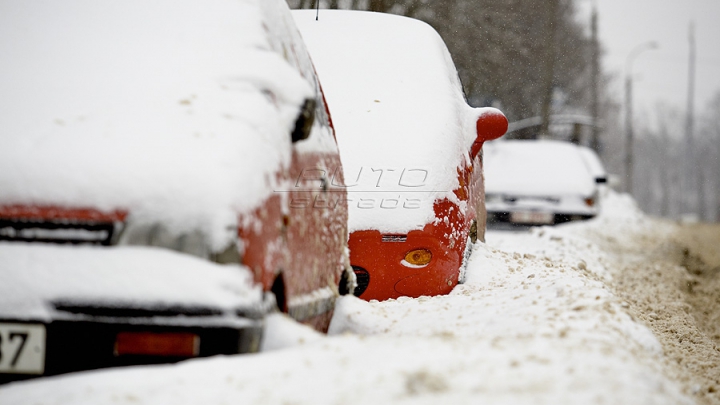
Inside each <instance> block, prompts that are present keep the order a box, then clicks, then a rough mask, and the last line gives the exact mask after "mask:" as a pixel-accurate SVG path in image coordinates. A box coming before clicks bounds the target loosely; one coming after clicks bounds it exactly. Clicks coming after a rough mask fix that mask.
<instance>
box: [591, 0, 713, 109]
mask: <svg viewBox="0 0 720 405" xmlns="http://www.w3.org/2000/svg"><path fill="white" fill-rule="evenodd" d="M577 1H578V4H579V5H581V8H580V10H581V16H587V18H588V21H589V18H590V5H591V4H592V3H591V2H592V1H594V2H595V4H596V6H597V9H598V17H599V22H598V28H599V35H600V40H601V42H602V45H603V46H604V48H605V52H606V53H605V56H604V59H603V66H604V68H605V69H606V71H610V72H614V73H616V74H617V79H616V80H615V82H614V84H613V87H612V89H613V91H615V93H616V94H617V98H618V100H623V94H624V93H623V91H624V89H623V79H622V78H623V77H624V74H625V73H624V70H625V64H626V60H627V57H628V55H629V54H630V53H631V52H632V50H633V49H634V48H635V47H636V46H638V45H640V44H643V43H646V42H648V41H656V42H657V43H658V45H659V48H658V49H656V50H648V51H644V52H642V53H641V54H639V55H638V56H637V58H635V59H634V62H633V64H632V70H633V73H634V75H633V77H634V80H633V84H634V86H633V96H634V101H635V102H634V103H633V104H634V107H635V110H636V111H637V112H638V114H648V113H649V114H651V113H652V110H653V108H654V107H655V106H656V105H657V103H658V102H664V103H668V104H671V105H674V106H677V107H678V108H681V109H682V110H683V111H685V106H686V104H687V88H688V58H689V41H688V30H689V28H688V27H689V24H690V21H694V22H695V37H696V44H697V45H696V46H697V48H696V49H697V62H696V63H697V70H696V89H695V111H696V113H699V112H701V111H702V110H704V108H705V106H706V105H707V103H708V101H709V100H710V99H711V98H712V96H713V95H714V94H716V93H717V92H720V0H577ZM651 115H652V114H651Z"/></svg>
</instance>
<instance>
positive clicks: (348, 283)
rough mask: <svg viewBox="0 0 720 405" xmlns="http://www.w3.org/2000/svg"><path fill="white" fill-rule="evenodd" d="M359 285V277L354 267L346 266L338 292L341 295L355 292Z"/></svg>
mask: <svg viewBox="0 0 720 405" xmlns="http://www.w3.org/2000/svg"><path fill="white" fill-rule="evenodd" d="M355 287H357V277H355V272H354V271H353V269H352V267H346V268H345V269H344V270H343V273H342V276H341V277H340V285H338V293H340V295H348V294H354V293H355Z"/></svg>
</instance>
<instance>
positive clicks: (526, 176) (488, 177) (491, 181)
mask: <svg viewBox="0 0 720 405" xmlns="http://www.w3.org/2000/svg"><path fill="white" fill-rule="evenodd" d="M484 166H485V192H486V193H487V194H513V195H528V196H560V195H578V194H579V195H582V196H590V195H592V193H593V192H594V191H595V187H596V186H595V181H594V178H593V176H592V174H591V173H590V171H589V169H588V166H587V164H586V163H585V160H584V159H583V157H582V155H581V153H580V149H579V148H578V147H577V146H576V145H575V144H572V143H569V142H561V141H552V140H507V141H505V140H504V141H493V142H488V143H486V144H485V147H484Z"/></svg>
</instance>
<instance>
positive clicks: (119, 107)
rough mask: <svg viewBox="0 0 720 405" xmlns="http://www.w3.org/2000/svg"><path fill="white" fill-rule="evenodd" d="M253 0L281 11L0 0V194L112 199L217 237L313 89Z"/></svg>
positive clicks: (266, 189) (282, 145)
mask: <svg viewBox="0 0 720 405" xmlns="http://www.w3.org/2000/svg"><path fill="white" fill-rule="evenodd" d="M261 3H262V7H261ZM262 8H279V11H278V12H280V11H283V12H284V13H285V14H289V10H288V9H287V5H286V4H284V1H281V0H273V1H272V2H270V1H268V0H261V1H260V0H256V1H242V2H237V1H232V0H212V1H209V2H197V1H192V0H155V1H152V2H150V3H148V2H147V1H143V0H134V1H109V2H95V1H88V0H68V1H63V2H57V1H48V0H41V1H37V2H32V3H29V2H25V1H21V0H10V1H5V2H3V4H2V6H0V60H2V61H3V63H2V64H0V111H2V114H0V144H2V148H0V204H35V205H56V206H57V205H60V206H69V207H92V208H97V209H101V210H113V209H115V208H119V209H125V210H129V211H130V212H131V214H132V215H134V216H138V217H147V218H152V219H153V220H157V221H163V222H165V223H166V224H168V225H169V226H170V228H171V229H172V230H175V231H177V232H178V233H181V232H182V231H183V230H186V231H187V230H195V229H198V230H203V231H205V233H206V234H208V235H209V236H210V237H211V239H212V240H211V242H212V243H213V245H214V247H215V248H216V249H219V248H223V247H225V246H226V244H227V240H226V238H227V237H228V235H227V233H226V228H227V227H228V226H230V227H231V228H234V225H235V224H236V221H237V213H238V212H248V211H249V210H251V209H254V208H255V207H256V206H257V205H258V204H259V203H261V202H262V201H263V200H265V199H266V198H267V196H268V195H269V194H270V193H271V192H272V190H273V181H274V180H275V173H276V172H278V171H279V170H280V169H281V167H283V166H285V165H287V164H288V162H289V160H290V156H291V145H290V139H289V132H290V131H291V130H292V128H293V127H294V122H295V119H296V117H297V114H298V111H299V107H300V105H302V102H303V100H304V99H305V98H306V97H314V94H313V91H312V87H311V85H310V83H309V82H308V81H307V80H305V79H303V77H302V76H301V75H300V74H299V73H298V71H297V70H296V69H294V68H293V67H292V66H291V65H290V64H289V63H288V62H287V61H286V60H285V59H283V54H282V50H280V51H277V50H276V51H273V44H272V43H271V42H270V40H269V39H268V37H267V34H266V28H267V25H268V24H266V21H265V18H266V16H265V14H264V13H263V11H262ZM287 18H288V19H289V18H290V17H289V15H288V16H287ZM295 35H297V33H296V32H295ZM279 52H280V53H279ZM176 228H182V229H176Z"/></svg>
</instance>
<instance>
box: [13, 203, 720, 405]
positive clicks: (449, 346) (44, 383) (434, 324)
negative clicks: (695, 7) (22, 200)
mask: <svg viewBox="0 0 720 405" xmlns="http://www.w3.org/2000/svg"><path fill="white" fill-rule="evenodd" d="M604 197H605V198H604V200H603V201H604V205H603V213H602V214H601V215H600V216H599V217H598V218H596V219H594V220H591V221H587V222H582V223H576V224H571V225H568V226H560V227H555V228H550V227H544V228H535V229H532V230H530V231H523V232H515V233H511V232H500V231H492V230H491V231H489V232H488V235H487V243H486V244H477V245H476V246H475V249H474V251H473V254H472V256H471V259H470V263H469V265H468V270H467V281H466V283H465V284H462V285H458V286H457V287H456V288H455V289H454V290H453V291H452V292H451V293H450V294H449V295H447V296H437V297H420V298H417V299H411V298H400V299H397V300H388V301H384V302H377V301H372V302H365V301H362V300H359V299H357V298H355V297H343V298H341V299H340V300H339V301H338V304H337V308H336V313H335V317H334V319H333V322H332V325H331V328H330V336H323V335H320V334H317V333H316V332H314V331H311V330H309V329H308V328H307V327H305V326H303V325H299V324H296V323H294V322H293V321H291V320H289V319H287V318H286V317H284V316H282V315H273V316H271V317H270V318H269V319H268V320H267V326H268V328H267V333H266V336H265V338H264V341H263V349H264V352H262V353H259V354H255V355H241V356H228V357H217V358H211V359H203V360H196V361H187V362H183V363H180V364H177V365H170V366H155V367H132V368H128V369H124V370H104V371H97V372H85V373H79V374H75V375H67V376H58V377H53V378H45V379H43V380H37V381H32V382H24V383H13V384H10V385H7V386H4V387H0V403H8V404H10V403H12V404H18V405H20V404H61V403H63V404H64V403H73V404H92V405H104V404H137V403H147V404H157V403H172V404H174V405H182V404H198V403H203V404H225V403H243V404H283V403H293V404H307V405H317V404H338V403H342V404H368V403H379V404H397V403H411V404H439V403H447V404H478V403H492V404H568V405H570V404H573V405H574V404H668V405H670V404H673V405H674V404H693V403H696V397H694V395H699V394H697V392H696V391H693V389H692V387H691V385H690V384H688V381H689V378H687V379H683V378H680V377H678V374H677V373H674V372H673V371H672V370H673V369H672V368H671V366H670V365H669V364H668V361H666V359H665V354H664V353H665V351H666V348H667V346H666V343H663V341H664V340H663V339H658V336H661V335H660V334H659V332H657V331H655V330H653V329H652V328H649V327H647V326H646V324H644V323H642V322H640V321H639V320H638V319H637V317H636V316H634V315H633V314H634V313H636V312H634V311H635V307H634V306H635V305H636V304H635V303H634V302H633V301H632V300H630V299H628V298H627V296H625V295H622V296H620V295H618V294H623V293H622V290H620V289H617V288H616V287H617V286H616V285H615V283H616V279H617V278H618V274H617V268H616V266H618V264H619V263H620V258H619V257H618V256H616V254H615V252H614V251H612V250H608V249H606V246H607V245H606V242H607V241H608V240H609V239H610V238H615V237H618V238H622V237H624V236H623V235H631V234H634V237H635V238H638V235H641V234H643V232H644V231H646V230H652V231H653V232H659V231H661V230H663V229H665V230H668V229H669V228H670V226H669V225H666V224H664V223H659V222H656V221H655V220H652V219H650V218H647V217H645V216H644V215H643V214H642V213H641V212H640V211H639V210H637V208H636V206H635V205H634V202H633V201H632V199H630V198H628V197H626V196H618V195H616V194H613V193H608V192H606V193H605V196H604ZM661 233H662V232H661ZM618 291H619V293H618ZM654 332H655V333H654ZM661 337H662V336H661ZM687 356H691V355H690V354H687ZM708 378H710V377H708ZM696 379H697V376H696ZM698 381H699V380H698ZM703 386H704V385H703ZM709 395H712V394H709ZM700 403H703V402H700ZM707 403H717V402H707Z"/></svg>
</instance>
